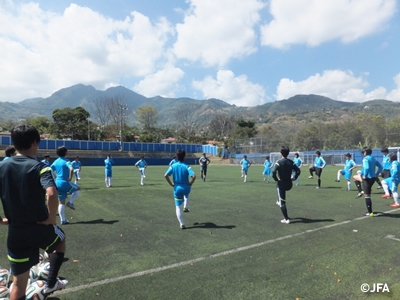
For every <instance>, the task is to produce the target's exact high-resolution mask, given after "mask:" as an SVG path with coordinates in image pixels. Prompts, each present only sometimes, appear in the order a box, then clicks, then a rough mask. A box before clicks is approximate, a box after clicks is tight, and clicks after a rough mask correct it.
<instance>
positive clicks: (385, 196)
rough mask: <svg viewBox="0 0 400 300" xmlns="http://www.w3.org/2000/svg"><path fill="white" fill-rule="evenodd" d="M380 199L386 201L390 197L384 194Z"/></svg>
mask: <svg viewBox="0 0 400 300" xmlns="http://www.w3.org/2000/svg"><path fill="white" fill-rule="evenodd" d="M381 198H384V199H385V198H386V199H389V198H390V195H386V194H384V195H382V196H381Z"/></svg>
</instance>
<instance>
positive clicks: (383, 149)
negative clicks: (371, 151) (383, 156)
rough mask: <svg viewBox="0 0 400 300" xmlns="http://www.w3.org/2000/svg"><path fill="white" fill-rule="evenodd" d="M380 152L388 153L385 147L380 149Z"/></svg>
mask: <svg viewBox="0 0 400 300" xmlns="http://www.w3.org/2000/svg"><path fill="white" fill-rule="evenodd" d="M381 152H385V153H389V149H388V148H387V147H382V149H381Z"/></svg>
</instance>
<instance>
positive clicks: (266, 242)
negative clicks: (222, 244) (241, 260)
mask: <svg viewBox="0 0 400 300" xmlns="http://www.w3.org/2000/svg"><path fill="white" fill-rule="evenodd" d="M397 210H400V208H397V209H392V210H390V211H386V212H384V214H387V213H391V212H394V211H397ZM367 218H370V217H369V216H364V217H360V218H356V219H353V220H347V221H343V222H340V223H334V224H330V225H326V226H322V227H319V228H314V229H308V230H306V231H302V232H298V233H294V234H289V235H285V236H282V237H279V238H276V239H272V240H267V241H264V242H260V243H257V244H252V245H249V246H244V247H239V248H235V249H232V250H227V251H223V252H219V253H216V254H211V255H208V256H203V257H199V258H195V259H191V260H186V261H182V262H179V263H175V264H171V265H167V266H163V267H158V268H154V269H149V270H145V271H140V272H136V273H132V274H128V275H124V276H119V277H115V278H110V279H104V280H100V281H95V282H92V283H88V284H84V285H79V286H76V287H72V288H66V289H65V290H62V291H57V292H55V293H54V294H53V295H55V296H56V295H63V294H69V293H73V292H77V291H80V290H84V289H87V288H91V287H95V286H99V285H105V284H109V283H112V282H116V281H121V280H124V279H128V278H134V277H139V276H144V275H148V274H153V273H158V272H161V271H164V270H168V269H174V268H178V267H182V266H187V265H190V264H194V263H198V262H201V261H205V260H209V259H212V258H216V257H220V256H225V255H229V254H233V253H238V252H241V251H246V250H249V249H252V248H256V247H261V246H264V245H268V244H272V243H275V242H278V241H283V240H287V239H291V238H294V237H297V236H301V235H304V234H307V233H312V232H317V231H320V230H324V229H328V228H332V227H336V226H341V225H345V224H348V223H351V222H354V221H360V220H364V219H367ZM282 226H285V225H282ZM389 237H390V238H392V239H393V237H394V236H387V238H389ZM395 240H399V241H400V239H395Z"/></svg>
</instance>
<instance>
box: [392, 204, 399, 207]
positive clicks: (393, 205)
mask: <svg viewBox="0 0 400 300" xmlns="http://www.w3.org/2000/svg"><path fill="white" fill-rule="evenodd" d="M390 206H391V207H400V204H396V203H392V204H390Z"/></svg>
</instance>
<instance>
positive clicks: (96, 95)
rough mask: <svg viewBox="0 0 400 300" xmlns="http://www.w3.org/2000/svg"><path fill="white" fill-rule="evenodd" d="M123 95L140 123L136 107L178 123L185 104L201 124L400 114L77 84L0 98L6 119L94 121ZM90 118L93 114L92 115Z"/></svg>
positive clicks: (396, 109) (318, 100) (335, 104)
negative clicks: (79, 114) (219, 119)
mask: <svg viewBox="0 0 400 300" xmlns="http://www.w3.org/2000/svg"><path fill="white" fill-rule="evenodd" d="M112 97H118V99H121V100H122V102H123V103H125V104H126V105H127V107H128V112H129V113H128V114H127V117H128V118H127V121H128V124H130V125H135V124H137V122H136V117H135V113H134V111H135V110H136V109H137V108H139V107H141V106H144V105H151V106H154V107H155V108H157V110H158V113H159V121H158V125H159V126H175V125H177V124H179V120H177V114H176V112H177V111H179V109H181V108H182V107H183V106H184V105H189V107H190V108H191V109H190V111H187V113H188V114H190V115H191V116H190V117H191V120H193V122H194V123H196V124H208V122H210V120H211V119H212V118H214V117H215V116H216V115H220V114H227V115H236V116H240V117H241V118H243V119H251V120H255V121H257V122H259V123H274V122H275V123H276V122H280V121H281V120H282V119H286V120H289V121H290V120H292V121H293V120H297V121H301V120H303V121H304V119H305V118H313V117H315V116H319V115H321V114H323V115H325V116H328V117H324V118H323V120H322V121H329V120H335V119H337V118H343V117H351V115H352V114H354V113H359V112H365V113H370V114H376V115H381V116H383V117H384V118H393V117H395V116H399V115H400V103H398V102H392V101H387V100H371V101H367V102H363V103H359V102H343V101H337V100H333V99H330V98H327V97H324V96H319V95H296V96H294V97H291V98H289V99H285V100H279V101H275V102H269V103H265V104H263V105H259V106H255V107H238V106H236V105H231V104H228V103H226V102H224V101H222V100H218V99H208V100H195V99H191V98H164V97H160V96H157V97H152V98H147V97H144V96H142V95H140V94H137V93H135V92H133V91H132V90H129V89H127V88H125V87H123V86H117V87H112V88H109V89H107V90H105V91H99V90H96V89H95V88H94V87H92V86H90V85H83V84H77V85H74V86H71V87H67V88H63V89H61V90H59V91H57V92H55V93H53V94H52V95H51V96H50V97H47V98H39V97H38V98H31V99H26V100H23V101H20V102H18V103H10V102H0V113H1V114H0V115H1V116H2V117H1V118H0V119H1V121H8V120H12V121H17V120H19V119H28V118H34V117H37V116H45V117H47V118H49V119H52V117H51V116H52V113H53V111H54V110H55V109H57V108H58V109H61V108H65V107H71V108H75V107H77V106H82V107H83V108H85V109H86V110H87V111H88V112H89V113H90V114H91V116H92V117H93V119H94V121H96V120H95V115H94V111H95V104H94V101H95V100H96V99H104V98H112ZM92 117H91V118H92Z"/></svg>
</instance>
